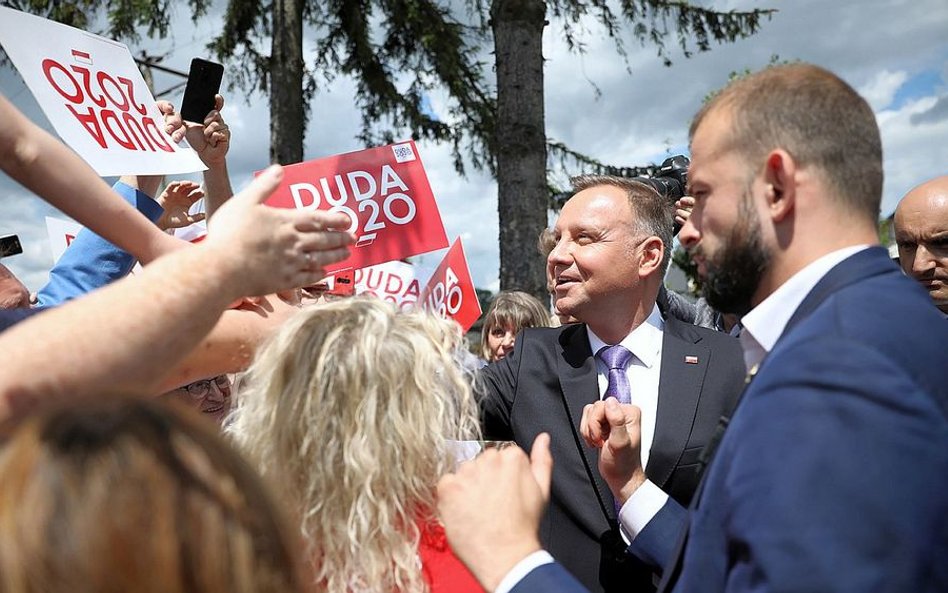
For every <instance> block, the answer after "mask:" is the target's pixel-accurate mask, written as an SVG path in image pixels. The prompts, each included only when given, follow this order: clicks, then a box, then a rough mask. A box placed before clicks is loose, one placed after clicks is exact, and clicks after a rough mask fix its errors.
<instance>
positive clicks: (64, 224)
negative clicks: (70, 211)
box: [46, 216, 83, 265]
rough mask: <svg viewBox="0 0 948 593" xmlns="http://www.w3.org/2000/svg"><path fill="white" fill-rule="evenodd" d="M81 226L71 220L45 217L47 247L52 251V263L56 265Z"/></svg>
mask: <svg viewBox="0 0 948 593" xmlns="http://www.w3.org/2000/svg"><path fill="white" fill-rule="evenodd" d="M82 228H83V227H82V225H81V224H79V223H78V222H75V221H73V220H62V219H60V218H53V217H51V216H47V217H46V232H48V233H49V249H50V251H52V253H53V265H56V262H58V261H59V258H60V257H62V255H63V252H64V251H66V248H67V247H69V244H70V243H72V241H73V239H75V238H76V235H78V234H79V231H81V230H82Z"/></svg>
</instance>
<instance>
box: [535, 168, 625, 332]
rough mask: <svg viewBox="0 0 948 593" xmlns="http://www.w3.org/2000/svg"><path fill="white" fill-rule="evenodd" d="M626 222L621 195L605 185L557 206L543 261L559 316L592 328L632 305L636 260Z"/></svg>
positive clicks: (581, 192)
mask: <svg viewBox="0 0 948 593" xmlns="http://www.w3.org/2000/svg"><path fill="white" fill-rule="evenodd" d="M632 217H633V213H632V207H631V206H630V205H629V199H628V197H627V196H626V193H625V191H624V190H622V189H620V188H617V187H613V186H607V185H602V186H596V187H591V188H588V189H584V190H582V191H580V192H578V193H577V194H576V195H574V196H573V197H572V198H570V199H569V201H568V202H566V204H565V205H564V206H563V209H562V210H561V211H560V216H559V219H558V220H557V221H556V226H555V227H554V228H553V239H554V241H555V244H554V247H553V250H552V251H551V252H550V255H549V257H548V258H547V278H548V279H549V281H550V282H551V284H552V288H553V299H554V305H555V307H556V309H557V311H558V312H559V313H560V314H562V315H567V316H570V317H573V318H576V319H578V320H579V321H583V322H586V323H589V324H591V325H592V324H594V322H595V321H596V320H601V321H603V322H605V323H609V320H610V319H612V318H614V317H615V316H616V314H617V312H626V311H628V310H629V309H630V307H632V306H633V305H632V303H633V302H634V300H635V298H636V294H637V292H638V291H640V284H641V282H640V280H639V266H640V263H641V259H642V258H641V253H639V250H638V249H637V248H638V246H639V245H640V244H641V241H640V240H639V238H638V237H636V236H634V230H633V218H632Z"/></svg>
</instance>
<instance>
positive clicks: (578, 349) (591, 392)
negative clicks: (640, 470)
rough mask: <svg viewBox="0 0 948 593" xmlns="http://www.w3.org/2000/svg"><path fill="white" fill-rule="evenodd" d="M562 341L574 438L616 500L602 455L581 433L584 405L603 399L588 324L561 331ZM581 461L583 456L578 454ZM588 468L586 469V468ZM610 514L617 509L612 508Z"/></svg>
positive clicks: (560, 364) (605, 492)
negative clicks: (603, 469)
mask: <svg viewBox="0 0 948 593" xmlns="http://www.w3.org/2000/svg"><path fill="white" fill-rule="evenodd" d="M560 343H561V346H562V349H563V355H562V356H561V357H560V358H558V359H557V371H558V375H559V379H560V389H561V390H562V395H563V401H564V402H566V408H567V411H568V414H569V418H568V421H569V423H570V430H571V433H572V434H571V435H570V437H571V438H573V439H575V440H577V442H578V443H579V447H577V449H578V452H580V453H581V454H582V455H583V456H585V459H586V463H587V464H588V466H589V468H590V469H591V470H592V475H593V479H594V480H595V483H596V488H598V489H599V492H600V494H601V495H602V496H603V497H604V500H605V501H607V506H608V501H609V500H611V499H612V495H611V493H610V491H609V486H608V485H607V484H606V481H605V480H603V479H602V476H601V475H599V457H598V455H597V453H596V450H595V449H592V448H591V447H588V446H587V445H586V443H585V441H583V440H582V437H581V436H580V434H579V423H580V421H581V420H582V418H583V408H584V407H585V406H586V404H591V403H593V402H595V401H598V400H599V379H598V373H597V371H596V362H595V359H594V358H593V355H592V351H591V350H590V349H589V338H588V336H587V334H586V326H585V325H577V326H576V328H575V331H571V332H565V331H564V332H563V333H561V334H560ZM575 459H576V462H577V463H580V464H581V463H582V462H583V461H582V458H580V457H576V458H575ZM584 471H585V470H584ZM609 512H610V513H612V512H613V511H612V510H610V511H609Z"/></svg>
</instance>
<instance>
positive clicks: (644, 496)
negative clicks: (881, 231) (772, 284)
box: [619, 245, 869, 541]
mask: <svg viewBox="0 0 948 593" xmlns="http://www.w3.org/2000/svg"><path fill="white" fill-rule="evenodd" d="M867 247H869V246H868V245H856V246H853V247H845V248H843V249H840V250H838V251H834V252H832V253H829V254H827V255H824V256H823V257H821V258H819V259H817V260H815V261H813V262H811V263H810V264H808V265H807V266H806V267H805V268H803V269H802V270H800V271H799V272H797V273H796V274H794V275H793V276H791V277H790V279H789V280H787V281H786V282H784V283H783V284H782V285H780V287H779V288H777V290H775V291H774V292H772V293H771V294H770V295H769V296H768V297H767V298H766V299H764V300H763V301H761V302H760V304H758V305H757V306H756V307H754V308H753V309H752V310H751V311H750V312H749V313H748V314H747V315H745V316H744V317H743V318H741V325H742V326H743V330H742V331H741V334H740V337H739V339H740V341H741V348H742V349H743V350H744V365H745V366H746V368H747V370H748V371H750V369H752V368H753V367H754V366H755V365H757V364H760V361H762V360H763V359H764V357H765V356H766V355H767V353H768V352H770V350H771V349H773V347H774V344H776V343H777V339H778V338H779V337H780V335H781V334H782V333H783V330H784V328H785V327H786V326H787V322H788V321H790V317H792V316H793V314H794V312H795V311H796V310H797V307H799V306H800V303H802V302H803V299H804V298H806V295H808V294H810V291H811V290H813V287H814V286H816V284H817V282H819V281H820V280H822V278H823V276H825V275H826V274H827V272H829V271H830V270H831V269H832V268H833V267H835V266H836V264H838V263H839V262H841V261H843V260H844V259H846V258H848V257H849V256H851V255H854V254H855V253H857V252H859V251H862V250H863V249H866V248H867ZM667 501H668V495H667V494H665V492H663V491H662V489H661V488H659V487H658V486H656V485H655V484H653V483H652V482H651V481H650V480H646V481H645V483H644V484H643V485H642V486H640V487H639V489H638V490H636V491H635V492H634V493H633V494H632V496H630V497H629V500H627V501H626V502H625V504H624V505H622V508H621V509H620V510H619V525H620V527H621V528H622V535H623V536H624V537H626V538H628V540H629V541H631V540H633V539H635V536H636V535H638V533H639V532H640V531H642V529H644V528H645V526H646V525H647V524H648V522H649V521H651V520H652V517H654V516H655V515H656V514H657V513H658V511H659V510H661V508H662V507H663V506H664V505H665V502H667Z"/></svg>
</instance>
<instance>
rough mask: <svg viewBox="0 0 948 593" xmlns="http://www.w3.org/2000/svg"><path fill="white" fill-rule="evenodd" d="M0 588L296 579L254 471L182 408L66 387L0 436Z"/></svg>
mask: <svg viewBox="0 0 948 593" xmlns="http://www.w3.org/2000/svg"><path fill="white" fill-rule="evenodd" d="M0 526H2V528H0V573H2V574H3V575H4V578H3V580H2V582H0V591H3V593H32V592H43V593H58V592H63V593H65V592H69V593H73V592H85V591H88V592H93V591H95V592H97V593H98V592H111V591H115V592H119V591H136V592H145V593H151V592H154V593H159V592H169V591H193V592H195V593H217V592H220V593H225V592H230V591H236V592H243V593H259V592H263V591H273V592H277V591H280V592H284V591H289V592H293V591H302V582H301V581H300V579H299V573H298V567H297V560H296V555H295V549H296V547H295V546H293V545H291V544H290V542H289V540H288V539H287V537H286V535H285V534H286V533H287V532H286V531H285V530H284V527H283V522H282V520H281V518H280V517H279V513H278V512H277V510H276V508H275V507H274V506H273V504H272V503H271V499H270V497H269V495H268V493H267V492H266V491H265V490H264V487H263V485H262V484H261V482H260V480H259V478H258V477H257V475H256V474H255V473H254V471H253V470H252V469H251V468H250V466H249V465H247V464H246V463H245V462H244V461H243V459H242V458H241V457H240V456H239V455H238V454H237V453H236V452H235V451H233V450H232V449H231V448H230V447H228V446H227V444H226V443H225V442H224V441H223V440H222V439H221V437H220V436H219V435H217V434H215V432H214V430H213V429H212V428H211V426H210V425H207V426H205V421H204V420H202V419H200V418H198V417H197V416H196V415H195V414H194V413H193V411H190V410H186V409H184V408H183V407H179V406H176V405H174V404H169V403H167V402H162V401H159V400H157V399H156V400H141V399H135V398H131V397H122V398H111V397H110V398H99V399H96V400H86V399H84V398H82V399H81V400H78V401H77V400H74V401H72V402H69V403H68V404H57V405H56V406H55V407H51V408H48V409H46V410H45V411H40V412H39V413H37V414H34V415H32V416H28V417H26V418H25V419H24V420H22V421H21V422H19V423H17V425H16V426H15V428H14V431H13V433H12V435H11V436H10V439H9V441H8V442H7V443H6V445H5V446H4V447H3V449H2V450H0Z"/></svg>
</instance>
